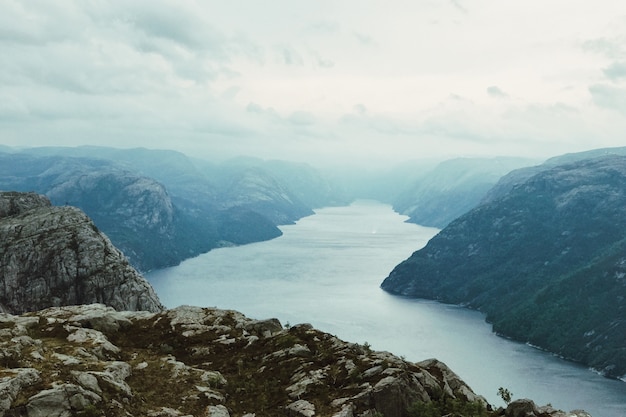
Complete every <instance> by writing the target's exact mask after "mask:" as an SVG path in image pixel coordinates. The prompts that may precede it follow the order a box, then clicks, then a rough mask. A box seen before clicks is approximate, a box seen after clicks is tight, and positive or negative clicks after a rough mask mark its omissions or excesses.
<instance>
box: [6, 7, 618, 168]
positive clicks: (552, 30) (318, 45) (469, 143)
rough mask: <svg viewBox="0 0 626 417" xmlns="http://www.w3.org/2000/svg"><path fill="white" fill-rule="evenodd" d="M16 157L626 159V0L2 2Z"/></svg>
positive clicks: (10, 136)
mask: <svg viewBox="0 0 626 417" xmlns="http://www.w3.org/2000/svg"><path fill="white" fill-rule="evenodd" d="M0 10H1V13H0V48H1V49H0V52H1V53H0V143H2V144H5V145H12V146H20V145H23V146H40V145H69V146H74V145H84V144H89V145H107V146H116V147H135V146H145V147H149V148H168V149H177V150H181V151H184V152H186V153H190V154H194V155H202V156H208V157H210V156H220V157H223V156H234V155H238V154H244V155H254V156H259V157H262V158H282V159H292V160H308V161H311V162H315V161H319V160H361V159H364V160H370V161H378V162H379V163H388V162H394V161H400V160H406V159H416V158H422V157H437V158H440V157H454V156H484V155H522V156H540V157H543V156H553V155H557V154H562V153H565V152H573V151H580V150H586V149H592V148H599V147H608V146H623V145H626V6H625V5H624V3H623V2H622V1H619V0H596V1H593V2H592V1H589V0H549V1H546V0H541V1H539V0H526V1H507V0H433V1H429V0H410V1H398V0H391V1H366V0H315V1H313V0H310V1H308V0H249V1H237V0H228V1H222V0H220V1H199V0H198V1H191V0H176V1H158V0H133V1H126V0H120V1H107V0H76V1H69V0H68V1H66V0H54V1H49V0H40V1H38V0H23V1H13V0H0Z"/></svg>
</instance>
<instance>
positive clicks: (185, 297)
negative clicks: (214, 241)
mask: <svg viewBox="0 0 626 417" xmlns="http://www.w3.org/2000/svg"><path fill="white" fill-rule="evenodd" d="M404 220H406V217H404V216H400V215H398V214H397V213H394V212H393V211H392V209H391V207H389V206H387V205H383V204H380V203H377V202H372V201H358V202H356V203H354V204H352V205H351V206H348V207H332V208H324V209H320V210H317V211H316V215H313V216H310V217H307V218H304V219H302V220H300V221H299V222H298V223H297V224H295V225H289V226H283V227H281V229H282V231H283V233H284V234H283V236H282V237H280V238H277V239H274V240H271V241H268V242H260V243H254V244H250V245H245V246H240V247H236V248H223V249H217V250H213V251H211V252H209V253H207V254H204V255H201V256H199V257H197V258H194V259H190V260H188V261H185V262H183V263H182V264H181V265H179V266H176V267H173V268H168V269H164V270H160V271H154V272H152V273H150V274H148V275H147V278H148V279H149V280H150V282H151V283H152V285H153V286H154V287H155V289H156V291H157V293H158V294H159V297H160V298H161V301H162V302H163V303H164V304H165V305H166V306H167V307H169V308H172V307H176V306H178V305H181V304H190V305H197V306H215V307H219V308H224V309H234V310H238V311H241V312H243V313H244V314H246V315H247V316H249V317H252V318H259V319H262V318H270V317H276V318H278V319H280V320H281V322H282V323H283V325H284V324H286V323H290V324H297V323H303V322H306V323H311V324H313V325H314V326H315V327H316V328H318V329H320V330H323V331H326V332H329V333H332V334H335V335H337V336H339V337H340V338H342V339H345V340H349V341H352V342H358V343H364V342H367V343H369V344H370V345H372V348H373V349H376V350H388V351H391V352H393V353H395V354H397V355H401V356H404V357H405V358H406V359H407V360H411V361H420V360H424V359H427V358H432V357H435V358H437V359H439V360H442V361H443V362H445V363H446V364H447V365H449V366H450V367H451V368H452V370H453V371H455V372H456V373H457V374H459V375H460V376H461V378H463V379H464V380H465V381H466V382H467V383H468V384H469V385H470V386H471V387H472V388H473V389H474V391H476V392H477V393H479V394H481V395H483V396H485V397H486V398H487V400H488V401H489V402H490V403H492V404H494V405H496V406H499V405H503V403H502V400H500V399H499V398H498V396H497V394H496V392H497V390H498V387H501V386H502V387H505V388H508V389H509V390H510V391H511V392H512V393H513V394H514V399H516V398H525V397H527V398H531V399H533V400H534V401H535V402H537V403H538V404H540V405H543V404H546V403H551V404H552V405H553V406H555V407H557V408H561V409H564V410H566V411H569V410H573V409H579V408H583V409H585V410H587V411H589V412H591V413H592V415H593V416H594V417H623V416H624V415H626V383H623V382H619V381H613V380H609V379H606V378H603V377H601V376H599V375H596V374H594V373H593V372H591V371H589V370H587V369H585V368H583V367H580V366H577V365H575V364H572V363H569V362H566V361H563V360H560V359H558V358H556V357H555V356H553V355H550V354H548V353H545V352H541V351H539V350H537V349H534V348H532V347H529V346H527V345H524V344H520V343H515V342H512V341H509V340H506V339H504V338H500V337H497V336H495V335H494V334H493V333H492V332H491V326H490V325H489V324H487V323H486V322H485V321H484V316H483V315H482V314H481V313H479V312H476V311H471V310H467V309H464V308H461V307H458V306H451V305H443V304H439V303H436V302H432V301H426V300H414V299H407V298H402V297H397V296H391V295H389V294H387V293H385V292H384V291H382V290H381V289H380V288H379V285H380V283H381V282H382V280H383V279H384V278H385V277H386V276H387V275H388V274H389V272H390V271H391V270H392V269H393V267H394V266H395V265H397V264H398V263H399V262H401V261H402V260H404V259H406V258H407V257H409V256H410V255H411V253H412V252H413V251H415V250H417V249H419V248H421V247H423V246H424V245H425V244H426V242H427V241H428V240H429V239H430V238H431V237H432V236H434V234H436V233H437V231H438V230H437V229H433V228H425V227H421V226H417V225H414V224H410V223H404Z"/></svg>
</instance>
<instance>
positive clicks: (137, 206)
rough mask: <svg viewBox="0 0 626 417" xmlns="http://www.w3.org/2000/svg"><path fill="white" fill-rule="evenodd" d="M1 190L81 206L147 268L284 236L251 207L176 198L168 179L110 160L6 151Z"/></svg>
mask: <svg viewBox="0 0 626 417" xmlns="http://www.w3.org/2000/svg"><path fill="white" fill-rule="evenodd" d="M0 189H3V190H15V191H35V192H38V193H41V194H45V195H47V196H48V197H49V198H50V199H51V201H52V202H53V203H54V204H56V205H73V206H76V207H79V208H81V209H82V210H84V211H85V212H86V213H87V214H88V215H89V216H90V217H91V218H92V219H93V220H94V222H95V223H96V225H97V226H98V227H99V228H100V229H101V230H103V231H104V232H105V233H106V234H107V235H108V236H109V238H110V239H111V240H112V241H113V243H114V244H115V245H116V246H117V247H118V248H120V249H121V250H122V251H123V252H124V254H125V255H126V256H127V257H128V258H129V260H130V261H131V263H132V265H133V266H135V267H136V268H138V269H140V270H143V271H148V270H152V269H157V268H163V267H167V266H172V265H176V264H178V263H179V262H180V261H182V260H184V259H187V258H190V257H193V256H196V255H198V254H200V253H204V252H207V251H209V250H211V249H213V248H216V247H219V246H224V245H232V244H243V243H249V242H251V241H259V240H267V239H271V238H274V237H277V236H280V234H281V232H280V230H279V229H278V228H277V227H276V225H275V224H274V223H273V222H272V221H271V220H270V219H267V218H265V217H263V216H261V215H259V214H258V213H254V212H251V211H249V210H245V209H241V210H236V211H234V210H219V209H218V208H216V207H215V203H214V202H207V201H205V200H202V199H199V203H198V204H192V203H189V201H188V200H185V199H182V198H179V199H177V200H176V201H174V199H172V198H171V196H170V194H169V193H168V190H167V189H166V188H165V187H164V186H163V184H161V183H159V182H157V181H156V180H154V179H153V178H150V177H146V176H142V175H140V174H137V173H135V172H131V171H126V170H124V169H123V165H122V166H121V165H118V164H117V163H115V162H113V161H109V160H105V159H94V158H75V157H63V156H41V157H39V156H32V155H29V154H21V153H20V154H3V153H0Z"/></svg>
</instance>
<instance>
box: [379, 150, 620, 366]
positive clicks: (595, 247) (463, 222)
mask: <svg viewBox="0 0 626 417" xmlns="http://www.w3.org/2000/svg"><path fill="white" fill-rule="evenodd" d="M625 276H626V157H623V156H608V157H602V158H596V159H587V160H582V161H577V162H574V163H571V164H565V165H558V166H555V167H552V168H548V169H545V170H543V171H541V172H539V173H537V174H535V175H533V176H531V177H530V178H528V179H527V180H526V181H524V182H522V183H520V184H518V185H516V186H513V187H512V189H510V191H508V192H507V193H505V194H504V195H502V196H501V197H499V198H495V199H493V200H491V201H488V202H486V203H484V204H482V205H480V206H478V207H476V208H475V209H473V210H472V211H470V212H469V213H467V214H465V215H463V216H461V217H460V218H458V219H457V220H455V221H453V222H452V223H450V225H449V226H448V227H446V228H445V229H443V230H442V231H441V232H440V233H439V234H438V235H437V236H435V237H434V238H433V239H431V241H430V242H429V243H428V244H427V245H426V247H425V248H423V249H422V250H419V251H417V252H415V253H414V254H413V255H412V256H411V257H410V258H409V259H407V260H406V261H404V262H403V263H401V264H399V265H398V266H397V267H396V268H395V269H394V270H393V271H392V272H391V274H390V275H389V277H387V278H386V279H385V280H384V282H383V283H382V288H383V289H385V290H386V291H389V292H392V293H395V294H403V295H407V296H412V297H424V298H432V299H438V300H442V301H444V302H450V303H462V304H467V305H469V306H470V307H473V308H477V309H480V310H482V311H484V312H485V313H487V319H488V320H489V321H490V322H492V323H493V327H494V330H495V331H496V332H499V333H502V334H504V335H506V336H509V337H513V338H515V339H517V340H521V341H525V342H530V343H532V344H534V345H537V346H540V347H542V348H545V349H547V350H550V351H552V352H554V353H557V354H559V355H562V356H564V357H566V358H569V359H572V360H575V361H578V362H581V363H584V364H587V365H589V366H592V367H594V368H597V369H598V370H600V371H602V372H603V373H605V374H606V375H609V376H614V377H622V376H623V375H625V374H626V280H625V279H624V277H625Z"/></svg>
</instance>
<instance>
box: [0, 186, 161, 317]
mask: <svg viewBox="0 0 626 417" xmlns="http://www.w3.org/2000/svg"><path fill="white" fill-rule="evenodd" d="M96 302H97V303H104V304H107V305H110V306H112V307H115V308H116V309H120V310H148V311H159V310H161V309H162V308H163V306H162V305H161V303H160V302H159V299H158V298H157V296H156V294H155V293H154V290H153V289H152V287H151V286H150V284H148V282H147V281H146V280H145V279H144V278H143V277H142V276H141V275H139V274H138V273H137V272H136V271H135V270H134V269H133V268H132V267H131V266H130V265H129V263H128V261H127V260H126V258H125V257H124V255H122V253H121V252H120V251H119V250H117V249H116V248H115V247H114V246H113V245H112V244H111V242H110V240H109V239H108V238H107V237H106V236H105V235H103V234H102V233H100V232H99V231H98V229H97V228H96V226H95V225H94V224H93V222H92V221H91V220H90V219H89V218H88V217H87V216H86V215H85V214H84V213H83V212H82V211H80V210H79V209H77V208H75V207H53V206H51V204H50V201H49V200H48V199H46V198H45V197H43V196H40V195H37V194H34V193H15V192H5V193H0V311H4V312H10V313H23V312H25V311H33V310H39V309H42V308H46V307H50V306H59V305H67V304H83V303H96Z"/></svg>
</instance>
